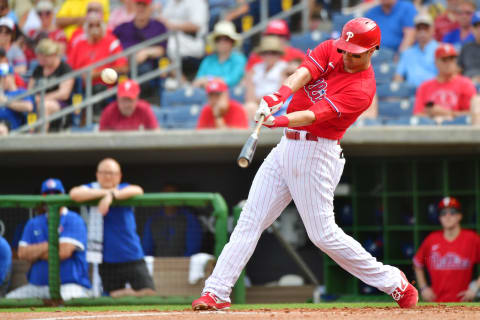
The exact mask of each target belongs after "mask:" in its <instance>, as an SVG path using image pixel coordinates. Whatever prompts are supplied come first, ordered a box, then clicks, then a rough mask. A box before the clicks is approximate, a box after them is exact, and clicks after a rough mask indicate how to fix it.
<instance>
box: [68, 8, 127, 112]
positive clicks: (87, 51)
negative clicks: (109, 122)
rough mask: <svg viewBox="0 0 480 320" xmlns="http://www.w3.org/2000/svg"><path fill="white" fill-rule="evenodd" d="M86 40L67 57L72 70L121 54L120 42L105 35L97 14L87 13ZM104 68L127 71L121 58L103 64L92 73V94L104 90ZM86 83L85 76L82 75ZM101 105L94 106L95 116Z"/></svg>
mask: <svg viewBox="0 0 480 320" xmlns="http://www.w3.org/2000/svg"><path fill="white" fill-rule="evenodd" d="M84 30H85V35H86V39H83V40H80V41H79V42H78V43H77V44H76V45H75V46H74V47H73V48H72V51H71V52H70V54H69V56H68V64H69V65H70V66H71V67H72V68H73V69H74V70H77V69H81V68H83V67H86V66H88V65H90V64H93V63H95V62H97V61H100V60H102V59H105V58H108V57H110V56H112V55H115V54H117V53H120V52H122V45H121V44H120V41H119V40H118V39H117V37H115V36H114V35H113V34H111V33H106V25H105V23H104V22H103V21H102V18H101V16H100V15H98V14H97V13H89V14H88V16H87V20H86V22H85V25H84ZM104 68H112V69H114V70H115V71H117V73H126V72H127V70H128V63H127V59H126V58H124V57H122V58H118V59H117V60H115V61H113V62H109V63H107V64H104V65H102V66H100V67H98V68H96V69H94V70H93V71H92V84H93V93H94V94H95V93H98V92H101V91H103V90H105V89H106V86H105V85H104V84H103V82H102V80H101V79H100V74H101V72H102V70H103V69H104ZM83 80H84V81H86V80H87V79H86V74H85V73H84V74H83ZM103 106H104V105H103V103H101V104H98V105H96V106H95V114H98V115H99V114H100V113H101V110H100V109H102V108H103Z"/></svg>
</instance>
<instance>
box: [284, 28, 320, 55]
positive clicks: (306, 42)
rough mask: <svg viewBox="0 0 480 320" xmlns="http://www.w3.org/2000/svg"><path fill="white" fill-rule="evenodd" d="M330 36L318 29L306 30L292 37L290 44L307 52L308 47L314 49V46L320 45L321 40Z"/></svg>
mask: <svg viewBox="0 0 480 320" xmlns="http://www.w3.org/2000/svg"><path fill="white" fill-rule="evenodd" d="M328 38H329V36H327V35H326V34H323V33H322V32H320V31H318V30H316V31H313V32H306V33H303V34H298V35H293V36H292V38H291V39H290V45H291V46H292V47H295V48H297V49H300V50H302V51H303V52H305V53H306V52H307V50H308V49H312V50H313V48H315V47H316V46H318V44H319V43H320V42H322V41H324V40H326V39H328Z"/></svg>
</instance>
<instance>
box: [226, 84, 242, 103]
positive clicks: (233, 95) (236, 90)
mask: <svg viewBox="0 0 480 320" xmlns="http://www.w3.org/2000/svg"><path fill="white" fill-rule="evenodd" d="M229 94H230V99H233V100H235V101H238V102H240V103H242V104H243V103H245V87H244V86H241V85H238V86H236V87H233V88H230V90H229Z"/></svg>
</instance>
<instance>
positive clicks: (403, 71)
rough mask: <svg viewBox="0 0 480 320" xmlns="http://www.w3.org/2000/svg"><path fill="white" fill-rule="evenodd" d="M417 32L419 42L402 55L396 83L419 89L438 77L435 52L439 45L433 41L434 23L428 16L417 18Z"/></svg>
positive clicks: (421, 15) (420, 15)
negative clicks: (407, 84)
mask: <svg viewBox="0 0 480 320" xmlns="http://www.w3.org/2000/svg"><path fill="white" fill-rule="evenodd" d="M415 30H416V32H415V37H416V39H417V42H416V43H415V44H414V45H413V46H411V47H410V48H408V49H407V50H405V51H404V52H402V53H401V55H400V60H399V61H398V65H397V70H396V74H395V77H394V81H398V82H402V81H406V82H407V83H409V84H411V85H413V86H415V87H418V86H419V85H420V84H421V83H422V82H424V81H426V80H429V79H432V78H433V77H435V76H436V75H437V68H436V66H435V50H436V49H437V47H438V43H437V41H435V40H434V39H433V21H432V18H431V17H430V16H429V15H428V14H419V15H418V16H416V17H415Z"/></svg>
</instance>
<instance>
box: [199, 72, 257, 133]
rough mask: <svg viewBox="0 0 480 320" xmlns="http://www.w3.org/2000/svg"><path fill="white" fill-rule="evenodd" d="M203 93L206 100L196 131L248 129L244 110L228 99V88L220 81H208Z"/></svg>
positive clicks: (238, 104) (218, 79)
mask: <svg viewBox="0 0 480 320" xmlns="http://www.w3.org/2000/svg"><path fill="white" fill-rule="evenodd" d="M205 91H206V92H207V96H208V100H207V104H206V105H205V106H204V107H203V109H202V112H201V113H200V117H199V118H198V123H197V129H214V128H217V129H224V128H239V129H247V128H248V119H247V113H246V111H245V109H244V108H243V107H242V105H241V104H240V103H238V102H237V101H235V100H232V99H230V96H229V94H228V86H227V84H226V83H225V82H224V81H223V80H222V79H220V78H217V79H213V80H210V81H209V82H208V83H207V85H206V86H205Z"/></svg>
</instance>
